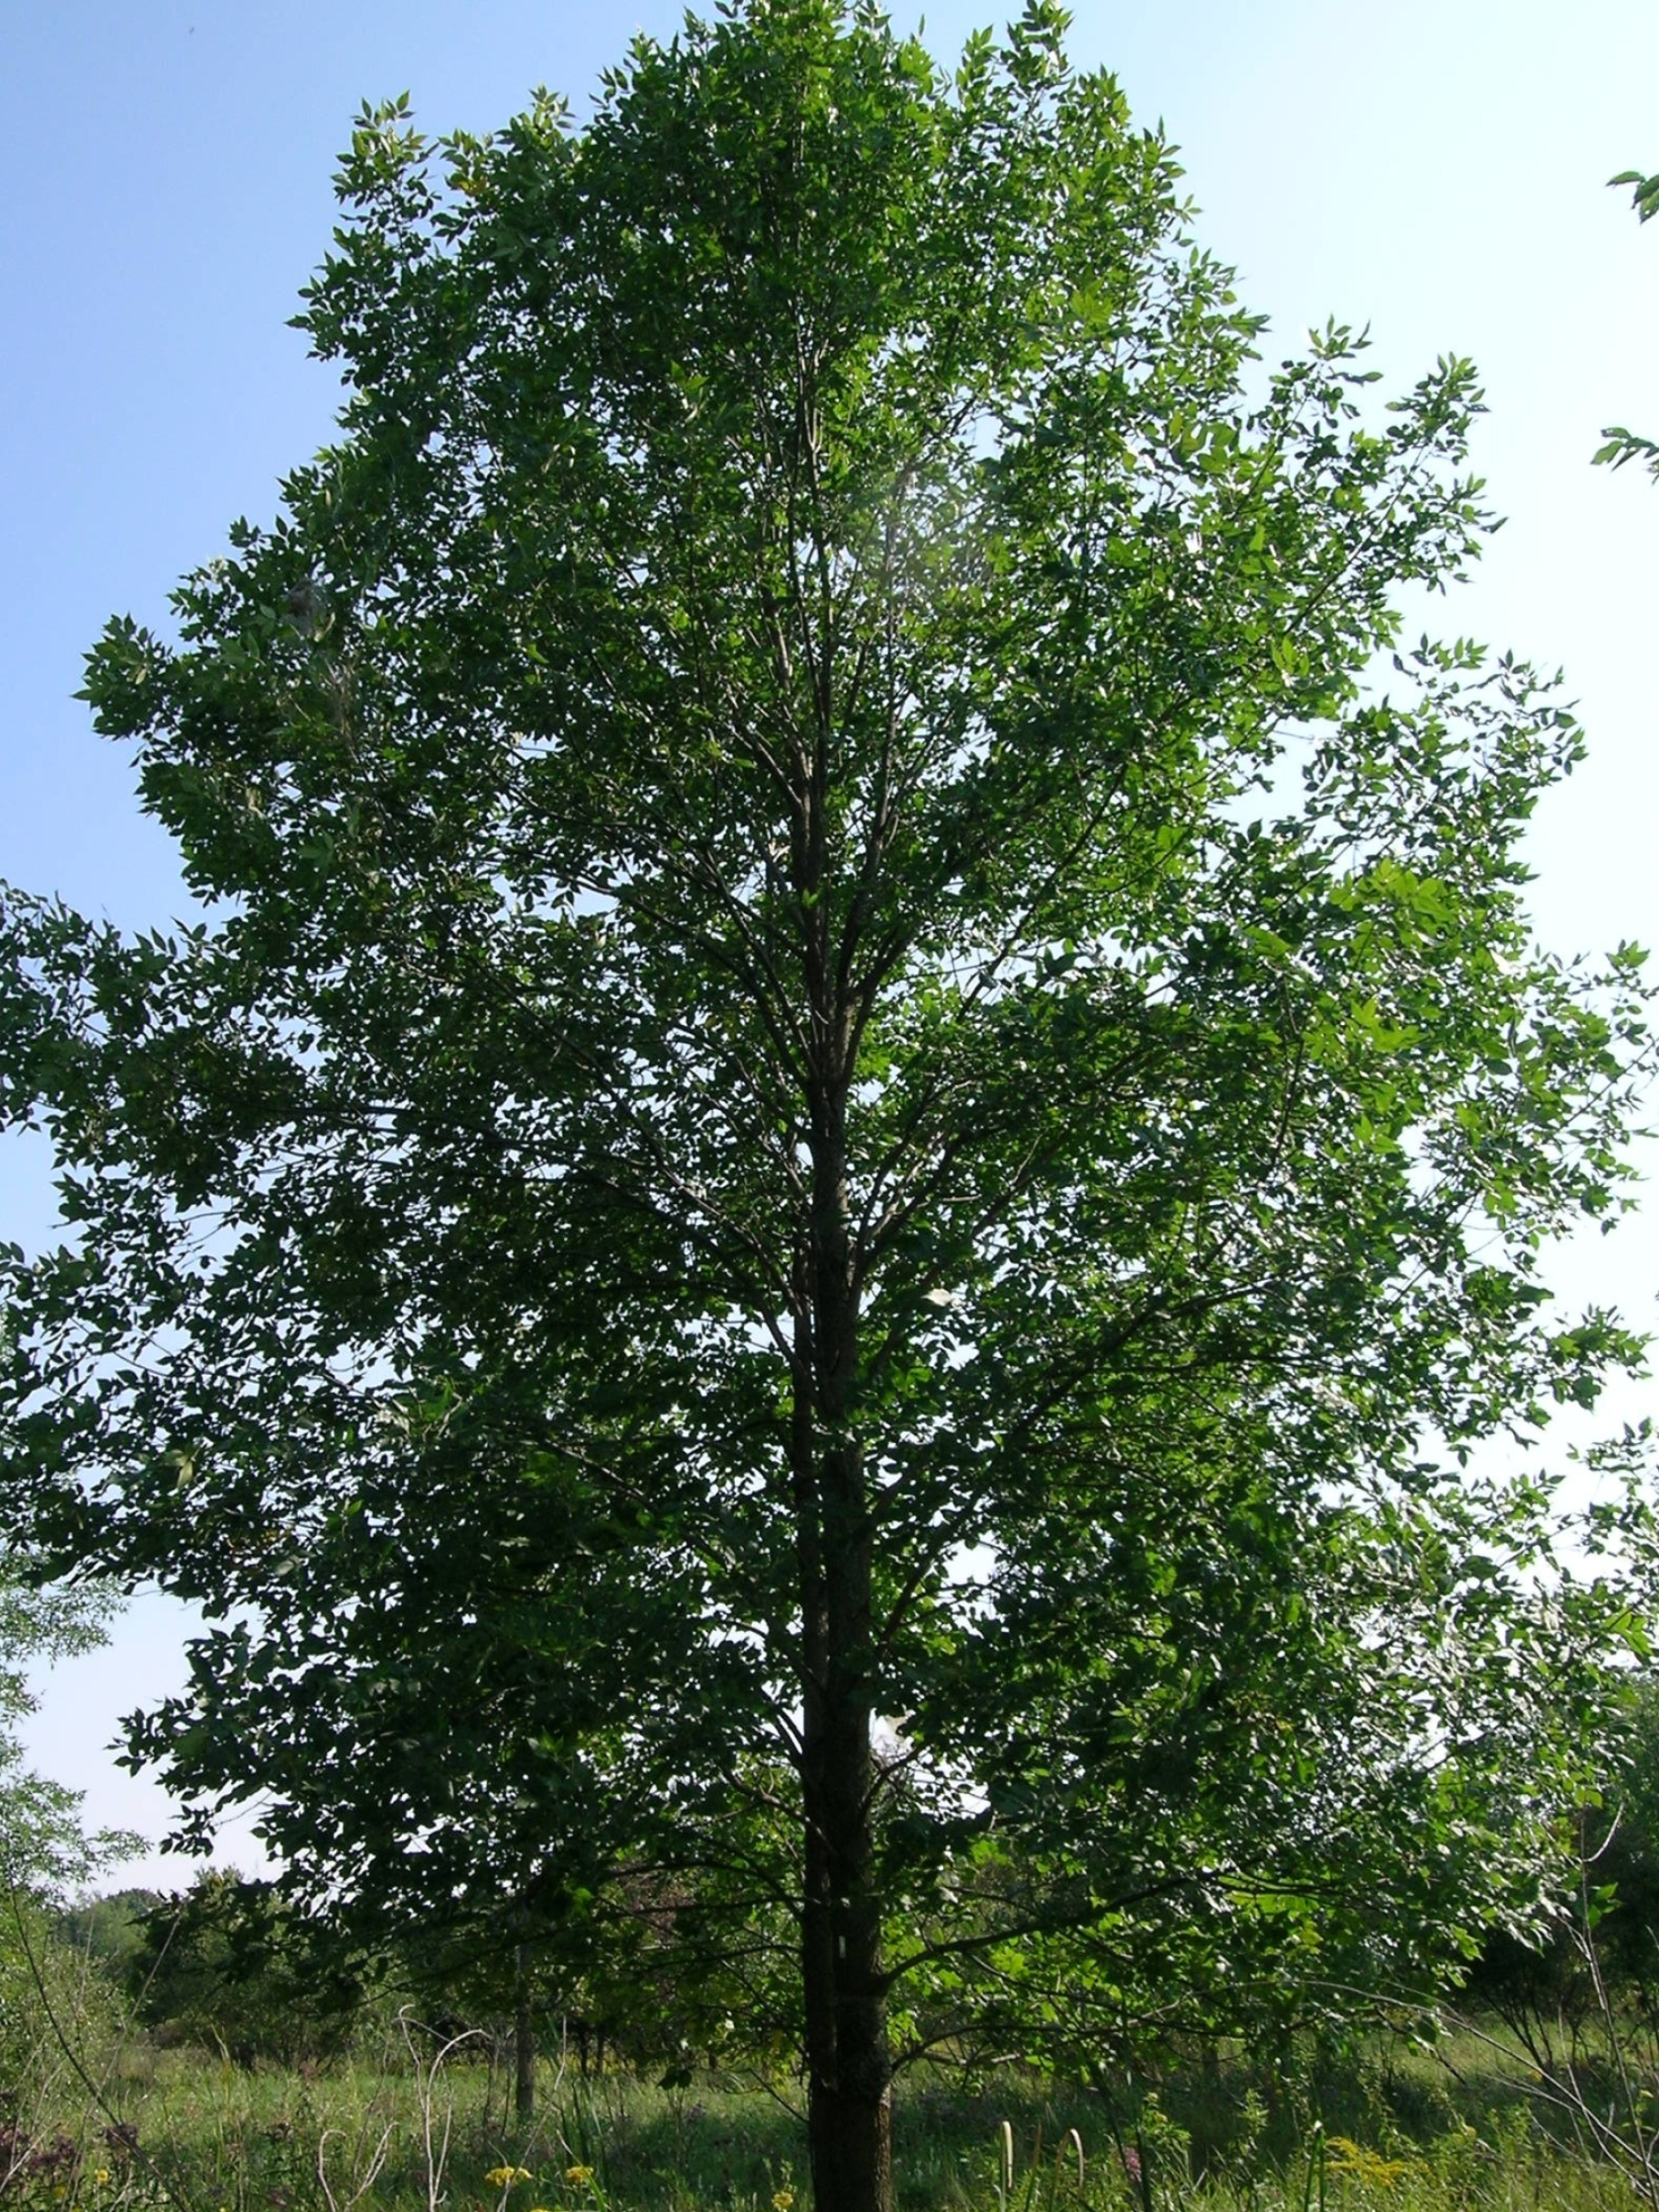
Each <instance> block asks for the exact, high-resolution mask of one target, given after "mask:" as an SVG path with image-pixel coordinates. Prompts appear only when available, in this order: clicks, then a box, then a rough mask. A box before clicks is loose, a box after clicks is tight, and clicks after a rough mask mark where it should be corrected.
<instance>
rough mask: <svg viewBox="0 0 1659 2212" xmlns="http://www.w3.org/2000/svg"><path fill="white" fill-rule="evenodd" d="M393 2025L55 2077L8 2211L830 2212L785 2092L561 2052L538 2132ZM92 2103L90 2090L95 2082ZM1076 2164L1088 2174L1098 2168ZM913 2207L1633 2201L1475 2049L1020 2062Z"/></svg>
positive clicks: (1082, 2209) (911, 2117) (932, 2130)
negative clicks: (242, 2053) (1167, 2065)
mask: <svg viewBox="0 0 1659 2212" xmlns="http://www.w3.org/2000/svg"><path fill="white" fill-rule="evenodd" d="M435 2048H436V2046H435V2045H433V2044H431V2043H423V2042H422V2040H421V2039H419V2038H418V2037H416V2038H414V2039H405V2038H404V2037H403V2036H402V2035H400V2034H399V2033H397V2032H395V2031H388V2033H387V2036H386V2043H385V2047H384V2048H383V2049H380V2050H378V2051H374V2052H373V2053H369V2052H360V2053H359V2054H358V2055H357V2056H356V2057H352V2058H350V2059H349V2060H343V2061H341V2062H339V2063H337V2064H335V2065H332V2066H331V2067H328V2068H326V2069H298V2070H295V2069H277V2068H266V2067H262V2068H258V2069H253V2070H246V2069H239V2068H237V2067H235V2066H234V2065H232V2064H231V2063H228V2060H225V2059H223V2058H222V2057H217V2056H214V2055H211V2054H208V2053H204V2052H202V2051H191V2050H173V2051H158V2050H155V2049H154V2048H153V2047H151V2046H149V2045H146V2044H143V2043H137V2042H134V2043H129V2044H126V2045H121V2046H119V2047H118V2048H117V2049H116V2050H115V2051H112V2052H111V2053H109V2054H107V2055H106V2060H105V2062H104V2063H103V2064H102V2066H101V2068H100V2074H101V2080H100V2097H99V2100H98V2101H97V2102H96V2103H94V2102H93V2101H92V2100H90V2098H89V2097H88V2094H87V2093H86V2088H85V2085H84V2084H82V2083H77V2082H76V2081H73V2080H72V2079H66V2078H64V2077H62V2076H60V2077H58V2080H57V2081H56V2084H55V2088H54V2093H53V2095H52V2099H51V2100H49V2102H50V2106H51V2109H50V2110H49V2109H48V2103H47V2102H45V2101H43V2102H42V2103H41V2105H40V2110H39V2113H38V2115H37V2118H36V2119H35V2121H34V2123H33V2126H34V2130H35V2136H36V2139H37V2140H38V2141H40V2142H48V2141H51V2140H53V2139H58V2140H66V2141H68V2142H70V2143H71V2144H72V2146H73V2152H74V2155H73V2157H72V2158H69V2157H63V2156H60V2157H59V2159H58V2161H57V2164H56V2165H55V2166H51V2167H50V2169H49V2170H48V2169H46V2168H43V2169H42V2170H41V2171H40V2172H38V2173H32V2172H29V2171H27V2170H25V2169H23V2168H21V2167H20V2168H19V2170H18V2171H16V2172H14V2173H13V2174H12V2175H11V2177H10V2178H9V2180H6V2181H4V2182H3V2184H0V2199H3V2200H5V2202H6V2203H7V2204H8V2206H15V2207H16V2208H17V2212H439V2208H442V2212H811V2191H810V2188H809V2186H808V2184H807V2179H806V2174H805V2141H804V2130H803V2126H802V2123H801V2119H800V2117H799V2112H797V2111H795V2110H793V2109H792V2108H791V2107H792V2104H793V2098H792V2096H791V2093H790V2091H789V2089H788V2087H787V2085H786V2086H783V2087H780V2088H779V2089H778V2090H777V2091H776V2092H769V2091H768V2090H766V2089H763V2088H761V2087H756V2086H754V2085H745V2084H744V2083H742V2082H739V2081H734V2080H732V2079H729V2078H717V2077H714V2076H708V2077H702V2078H700V2079H697V2080H696V2081H693V2082H691V2083H690V2085H688V2086H686V2087H678V2088H675V2087H663V2086H660V2085H658V2084H656V2083H654V2082H652V2081H647V2080H641V2079H640V2078H639V2077H637V2076H635V2075H629V2074H626V2073H623V2072H622V2071H619V2070H612V2069H607V2070H605V2071H601V2072H596V2073H593V2074H591V2075H584V2074H583V2073H581V2072H580V2069H577V2068H575V2067H574V2065H571V2064H568V2063H544V2066H543V2069H542V2075H541V2079H540V2082H539V2085H538V2087H539V2092H540V2095H539V2106H540V2109H539V2113H538V2119H537V2121H536V2123H535V2124H534V2125H533V2126H532V2127H530V2128H528V2129H524V2128H520V2127H519V2126H518V2125H517V2124H515V2122H514V2120H513V2115H512V2110H511V2095H512V2090H511V2081H510V2078H509V2076H508V2074H507V2070H506V2069H503V2068H501V2067H500V2066H498V2065H496V2064H495V2063H491V2062H490V2061H489V2059H488V2058H487V2057H480V2056H477V2055H475V2054H474V2053H473V2052H472V2051H471V2050H469V2048H468V2047H466V2046H465V2045H464V2046H462V2047H461V2048H459V2049H458V2050H454V2051H451V2052H450V2053H449V2054H448V2056H447V2057H446V2058H445V2059H443V2061H442V2062H441V2063H434V2061H435ZM77 2092H78V2101H77V2095H76V2093H77ZM1079 2151H1080V2153H1081V2160H1080V2165H1079ZM895 2154H896V2172H897V2177H898V2197H899V2203H900V2207H901V2212H1187V2208H1191V2212H1369V2208H1373V2207H1376V2208H1383V2207H1387V2208H1389V2212H1634V2208H1635V2207H1636V2206H1637V2205H1638V2202H1639V2201H1640V2200H1639V2199H1638V2195H1637V2194H1636V2192H1635V2191H1633V2190H1632V2188H1631V2187H1630V2186H1629V2185H1628V2184H1627V2183H1626V2181H1625V2180H1624V2179H1622V2178H1621V2177H1620V2175H1619V2174H1618V2173H1617V2172H1615V2171H1613V2169H1612V2168H1610V2167H1609V2166H1607V2165H1606V2164H1605V2163H1603V2162H1601V2161H1597V2160H1593V2159H1590V2158H1588V2157H1586V2156H1585V2155H1584V2154H1583V2152H1582V2150H1580V2149H1579V2148H1576V2147H1575V2146H1574V2145H1573V2143H1572V2142H1571V2140H1570V2139H1568V2140H1564V2139H1562V2136H1561V2135H1560V2134H1559V2133H1553V2132H1552V2131H1551V2130H1550V2128H1549V2127H1548V2126H1547V2125H1545V2124H1541V2119H1540V2117H1539V2115H1538V2113H1537V2112H1535V2111H1534V2109H1533V2108H1532V2107H1531V2106H1529V2104H1528V2099H1527V2095H1526V2089H1525V2083H1524V2076H1523V2075H1522V2072H1521V2070H1520V2069H1516V2068H1514V2067H1511V2066H1510V2065H1509V2064H1508V2063H1506V2062H1504V2061H1501V2060H1500V2059H1499V2058H1498V2057H1497V2056H1496V2055H1495V2054H1494V2052H1493V2051H1492V2048H1491V2047H1490V2045H1486V2044H1484V2043H1481V2042H1480V2041H1478V2040H1476V2039H1466V2040H1465V2041H1463V2042H1462V2043H1458V2042H1453V2043H1450V2044H1449V2045H1443V2046H1442V2047H1441V2048H1440V2049H1438V2050H1437V2051H1434V2052H1424V2051H1413V2050H1411V2049H1408V2048H1404V2047H1395V2046H1377V2047H1376V2048H1375V2049H1374V2050H1372V2051H1368V2052H1367V2053H1365V2054H1364V2055H1363V2056H1362V2057H1360V2058H1359V2059H1358V2060H1355V2059H1353V2058H1352V2057H1348V2058H1345V2059H1342V2060H1338V2059H1336V2058H1334V2057H1332V2058H1330V2059H1328V2060H1327V2061H1325V2062H1323V2063H1322V2062H1321V2061H1320V2060H1319V2058H1318V2056H1317V2054H1310V2053H1308V2052H1306V2051H1302V2052H1299V2053H1297V2054H1295V2055H1294V2057H1293V2062H1292V2063H1287V2060H1286V2055H1285V2054H1284V2053H1280V2054H1279V2055H1278V2058H1277V2063H1275V2064H1274V2065H1273V2067H1271V2068H1269V2067H1267V2066H1265V2065H1260V2064H1256V2063H1252V2061H1251V2059H1250V2057H1249V2055H1248V2054H1246V2053H1243V2052H1235V2053H1231V2054H1227V2055H1225V2056H1224V2057H1223V2058H1222V2060H1221V2061H1219V2062H1214V2061H1212V2063H1210V2064H1208V2065H1207V2066H1204V2067H1200V2068H1197V2069H1194V2071H1193V2072H1192V2073H1191V2074H1190V2075H1182V2074H1179V2073H1176V2074H1173V2075H1170V2076H1169V2077H1168V2078H1166V2079H1165V2080H1164V2081H1163V2082H1162V2083H1161V2084H1160V2085H1159V2089H1158V2093H1157V2094H1156V2095H1152V2094H1151V2093H1149V2092H1148V2091H1147V2090H1146V2087H1144V2085H1143V2086H1141V2087H1136V2088H1133V2089H1130V2088H1127V2087H1126V2089H1125V2090H1124V2092H1123V2093H1122V2094H1121V2096H1117V2097H1115V2098H1114V2097H1111V2096H1109V2095H1107V2094H1105V2093H1103V2092H1101V2091H1100V2090H1085V2089H1081V2088H1072V2089H1063V2088H1059V2087H1055V2086H1054V2085H1053V2084H1048V2083H1045V2082H1043V2081H1041V2080H1040V2079H1038V2078H1037V2077H1036V2076H1035V2075H1030V2074H1026V2073H1022V2072H1019V2071H1018V2070H1016V2069H1006V2072H1004V2073H1003V2074H1001V2075H999V2076H997V2077H996V2078H994V2080H993V2081H991V2082H990V2083H989V2084H980V2085H977V2086H975V2087H971V2088H970V2087H969V2086H967V2085H964V2084H963V2083H962V2082H960V2081H956V2080H953V2079H952V2078H951V2077H950V2076H948V2075H945V2074H943V2073H939V2074H935V2075H933V2076H931V2077H922V2078H920V2079H912V2080H910V2081H908V2082H907V2083H906V2085H905V2086H904V2087H903V2089H902V2092H901V2093H900V2095H899V2096H898V2098H897V2100H896V2112H895Z"/></svg>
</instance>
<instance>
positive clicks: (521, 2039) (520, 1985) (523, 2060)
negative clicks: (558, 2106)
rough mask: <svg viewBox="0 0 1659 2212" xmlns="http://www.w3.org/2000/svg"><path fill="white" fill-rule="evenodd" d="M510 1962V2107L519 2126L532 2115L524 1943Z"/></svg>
mask: <svg viewBox="0 0 1659 2212" xmlns="http://www.w3.org/2000/svg"><path fill="white" fill-rule="evenodd" d="M513 1966H514V1972H513V2115H514V2117H515V2118H516V2119H517V2120H518V2122H519V2124H520V2127H528V2126H529V2125H530V2124H531V2122H532V2120H533V2119H534V2118H535V2117H536V2017H535V2011H534V2008H533V2007H532V2003H531V1987H530V1946H529V1945H528V1944H527V1943H520V1946H519V1948H518V1953H517V1955H516V1957H515V1959H514V1960H513Z"/></svg>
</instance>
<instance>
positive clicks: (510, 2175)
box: [484, 2166, 536, 2189]
mask: <svg viewBox="0 0 1659 2212" xmlns="http://www.w3.org/2000/svg"><path fill="white" fill-rule="evenodd" d="M535 2178H536V2177H535V2175H534V2174H533V2173H532V2172H531V2171H530V2169H529V2167H528V2166H491V2167H490V2169H489V2172H488V2173H487V2174H485V2176H484V2179H485V2180H486V2181H487V2182H488V2183H489V2185H490V2187H491V2188H492V2189H511V2188H512V2186H513V2183H514V2182H515V2181H533V2180H534V2179H535Z"/></svg>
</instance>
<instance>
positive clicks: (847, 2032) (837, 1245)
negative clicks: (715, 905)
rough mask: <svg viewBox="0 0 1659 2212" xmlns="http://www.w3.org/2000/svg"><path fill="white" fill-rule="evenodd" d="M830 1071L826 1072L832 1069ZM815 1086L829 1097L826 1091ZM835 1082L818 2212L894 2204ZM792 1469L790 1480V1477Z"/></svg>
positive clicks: (818, 1679) (812, 1677)
mask: <svg viewBox="0 0 1659 2212" xmlns="http://www.w3.org/2000/svg"><path fill="white" fill-rule="evenodd" d="M837 1073H838V1074H839V1073H840V1072H839V1071H837ZM826 1093H827V1095H826ZM845 1100H846V1091H845V1085H844V1079H842V1080H840V1081H835V1082H832V1083H831V1084H830V1085H827V1086H826V1087H825V1091H821V1092H820V1093H819V1095H818V1097H817V1098H815V1100H814V1101H813V1106H814V1112H813V1115H812V1121H813V1139H814V1141H813V1153H814V1158H813V1170H814V1174H813V1182H814V1192H813V1218H812V1228H811V1244H812V1255H811V1258H812V1264H811V1278H812V1328H811V1368H810V1374H808V1373H803V1372H801V1371H800V1365H801V1364H800V1363H799V1362H798V1364H797V1375H796V1388H797V1391H798V1392H800V1391H802V1390H804V1389H810V1392H811V1414H812V1419H811V1422H810V1423H800V1422H798V1424H797V1429H796V1449H797V1452H798V1454H799V1455H803V1456H804V1460H805V1463H803V1458H799V1457H798V1462H797V1499H798V1511H800V1510H804V1511H805V1515H806V1516H807V1521H806V1525H805V1526H804V1527H803V1528H802V1529H801V1542H800V1553H801V1561H802V1567H803V1588H802V1593H801V1595H802V1605H803V1621H804V1637H803V1644H804V1658H805V1679H806V1688H805V1697H804V1699H803V1714H802V1745H803V1756H802V1799H803V1811H804V1815H805V1866H806V1885H805V1899H804V1911H803V1915H802V1942H801V1966H802V1978H803V1984H804V1992H805V2016H806V2018H805V2025H806V2055H807V2067H808V2101H807V2130H808V2138H809V2143H810V2148H811V2167H812V2193H813V2197H814V2200H815V2202H816V2203H817V2207H818V2212H892V2205H893V2148H892V2064H891V2058H890V2051H889V2046H888V2037H887V1998H886V1985H885V1981H884V1975H883V1971H882V1958H881V1907H880V1899H879V1897H878V1893H877V1890H876V1885H875V1881H874V1872H875V1868H874V1857H875V1829H874V1812H875V1807H874V1784H875V1765H874V1759H873V1755H872V1746H871V1728H872V1721H873V1718H874V1713H873V1708H872V1692H873V1684H872V1674H871V1668H872V1557H873V1531H872V1523H871V1515H870V1504H869V1499H868V1497H867V1494H866V1480H865V1468H864V1457H863V1453H862V1451H861V1449H860V1445H859V1442H858V1438H857V1436H856V1433H855V1423H856V1405H855V1393H854V1385H855V1382H856V1376H857V1366H858V1310H857V1308H858V1297H857V1289H856V1285H855V1283H854V1273H853V1267H852V1253H851V1245H850V1231H849V1224H848V1200H847V1170H846V1136H845ZM803 1477H805V1478H806V1479H805V1480H802V1479H801V1478H803Z"/></svg>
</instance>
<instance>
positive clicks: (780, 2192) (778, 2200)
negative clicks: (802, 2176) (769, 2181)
mask: <svg viewBox="0 0 1659 2212" xmlns="http://www.w3.org/2000/svg"><path fill="white" fill-rule="evenodd" d="M794 2201H795V2192H794V2191H793V2189H775V2190H774V2191H772V2212H790V2208H791V2207H792V2206H793V2203H794Z"/></svg>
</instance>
